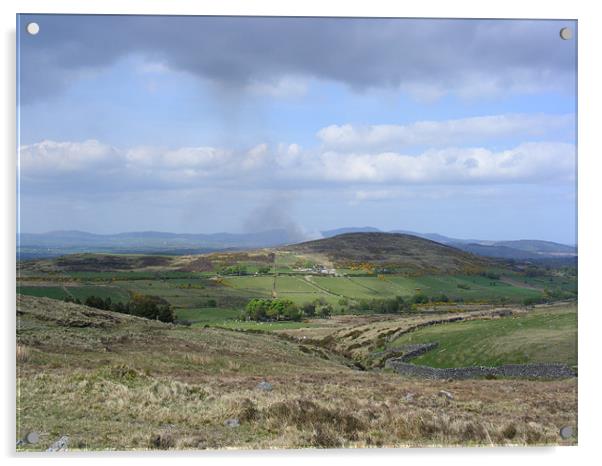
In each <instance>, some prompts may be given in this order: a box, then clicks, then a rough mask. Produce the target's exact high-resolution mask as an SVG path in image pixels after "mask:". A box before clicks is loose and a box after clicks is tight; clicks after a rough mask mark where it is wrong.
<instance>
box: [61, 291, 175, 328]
mask: <svg viewBox="0 0 602 466" xmlns="http://www.w3.org/2000/svg"><path fill="white" fill-rule="evenodd" d="M65 301H66V302H71V303H76V304H85V305H86V306H90V307H94V308H96V309H102V310H104V311H113V312H119V313H121V314H129V315H133V316H138V317H144V318H146V319H152V320H160V321H161V322H173V321H174V320H175V314H174V312H173V309H172V307H171V304H169V302H167V301H166V300H165V299H163V298H161V297H160V296H153V295H143V294H138V293H135V294H134V295H133V296H132V297H131V299H130V300H129V301H128V302H127V303H122V302H113V301H112V300H111V297H107V298H104V299H103V298H102V297H100V296H94V295H92V296H88V297H87V298H86V299H85V300H84V302H81V301H80V300H79V299H78V298H73V297H71V296H68V297H66V298H65Z"/></svg>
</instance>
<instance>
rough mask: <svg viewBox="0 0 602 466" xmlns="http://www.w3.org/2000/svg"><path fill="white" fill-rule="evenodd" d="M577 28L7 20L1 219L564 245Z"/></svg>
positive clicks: (101, 228) (88, 226)
mask: <svg viewBox="0 0 602 466" xmlns="http://www.w3.org/2000/svg"><path fill="white" fill-rule="evenodd" d="M32 21H35V22H37V23H38V24H39V26H40V30H39V33H38V34H37V35H29V34H28V33H27V32H26V25H27V24H28V23H30V22H32ZM563 27H570V28H572V30H573V36H574V38H573V39H572V40H563V39H561V38H560V35H559V31H560V29H561V28H563ZM576 32H577V31H576V23H575V22H574V21H560V20H558V21H550V20H545V21H527V20H444V19H367V18H364V19H361V18H360V19H351V18H347V19H344V18H261V17H178V16H168V17H157V16H154V17H153V16H91V15H81V16H79V15H20V16H19V18H18V34H17V35H18V48H19V50H18V91H19V98H18V117H19V164H18V166H19V173H18V176H19V191H20V192H19V215H20V224H19V227H20V231H23V232H29V233H41V232H46V231H53V230H83V231H89V232H94V233H117V232H126V231H147V230H154V231H169V232H177V233H213V232H220V231H228V232H251V231H262V230H270V229H275V228H290V229H294V230H295V231H297V232H301V235H302V236H303V237H307V238H314V237H318V236H319V231H320V230H327V229H333V228H339V227H350V226H372V227H377V228H380V229H383V230H393V229H402V230H412V231H417V232H422V233H430V232H437V233H440V234H444V235H448V236H452V237H457V238H478V239H491V240H502V239H505V240H510V239H527V238H528V239H544V240H551V241H557V242H562V243H568V244H575V242H576V194H577V193H576V157H577V154H576V134H575V128H576V61H577V56H576V49H577V41H576V35H577V34H576Z"/></svg>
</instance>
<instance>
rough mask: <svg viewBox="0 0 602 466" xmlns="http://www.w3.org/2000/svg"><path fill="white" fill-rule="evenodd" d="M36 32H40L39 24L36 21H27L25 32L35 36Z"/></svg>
mask: <svg viewBox="0 0 602 466" xmlns="http://www.w3.org/2000/svg"><path fill="white" fill-rule="evenodd" d="M38 32H40V25H39V24H38V23H29V24H28V25H27V33H28V34H30V35H32V36H35V35H36V34H37V33H38Z"/></svg>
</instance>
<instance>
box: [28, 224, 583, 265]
mask: <svg viewBox="0 0 602 466" xmlns="http://www.w3.org/2000/svg"><path fill="white" fill-rule="evenodd" d="M350 233H383V232H381V231H380V230H379V229H378V228H374V227H370V226H365V227H345V228H337V229H332V230H325V231H322V232H321V234H322V236H323V237H324V238H332V237H335V236H340V235H344V234H350ZM389 233H398V234H403V235H410V236H415V237H419V238H424V239H428V240H430V241H435V242H437V243H440V244H445V245H448V246H452V247H454V248H457V249H461V250H463V251H466V252H470V253H472V254H479V255H481V256H486V257H495V258H503V259H517V260H526V259H541V258H571V257H576V255H577V248H576V247H575V246H569V245H566V244H559V243H554V242H551V241H540V240H517V241H488V240H479V239H458V238H451V237H448V236H444V235H440V234H438V233H417V232H412V231H407V230H394V231H392V232H389ZM302 240H303V238H300V237H299V235H298V234H295V233H291V232H289V231H287V230H284V229H275V230H269V231H263V232H257V233H225V232H224V233H210V234H196V233H168V232H159V231H139V232H129V233H116V234H107V235H101V234H94V233H88V232H85V231H77V230H67V231H52V232H48V233H36V234H32V233H22V234H21V235H20V237H18V238H17V241H18V253H19V257H20V259H23V260H24V259H32V258H42V257H54V256H59V255H64V254H71V253H82V252H99V253H140V254H175V255H178V254H180V255H181V254H201V253H206V252H211V251H220V250H230V249H253V248H266V247H277V246H282V245H287V244H293V243H298V242H300V241H302Z"/></svg>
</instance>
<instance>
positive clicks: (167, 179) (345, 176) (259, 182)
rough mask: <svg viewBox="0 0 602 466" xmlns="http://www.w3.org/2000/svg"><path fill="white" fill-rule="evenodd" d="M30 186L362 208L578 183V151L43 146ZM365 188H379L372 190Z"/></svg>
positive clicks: (28, 160)
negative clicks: (340, 200) (253, 194)
mask: <svg viewBox="0 0 602 466" xmlns="http://www.w3.org/2000/svg"><path fill="white" fill-rule="evenodd" d="M20 155H21V161H20V163H21V174H22V176H23V177H24V178H25V179H27V180H35V179H44V180H46V181H47V182H48V181H53V180H54V181H56V183H57V186H58V185H60V186H61V188H62V189H68V187H69V186H70V185H71V186H78V189H84V188H82V185H84V186H85V189H88V190H93V189H98V187H99V186H102V187H103V189H113V190H119V189H130V190H135V189H142V187H144V188H148V187H154V188H169V189H182V188H185V187H195V186H196V187H198V186H205V187H209V186H222V185H223V184H224V183H227V184H228V185H230V186H237V187H241V188H244V187H264V188H275V189H278V187H282V186H288V187H291V186H296V187H299V186H301V187H303V186H305V187H310V186H311V187H312V189H315V188H317V189H326V190H327V189H330V188H332V187H333V186H335V185H336V186H340V184H343V183H347V184H351V185H356V186H357V189H359V191H358V194H357V196H356V197H357V200H358V201H363V200H370V199H385V198H387V197H390V196H392V195H394V193H395V192H394V191H391V188H392V187H400V186H406V185H407V186H409V185H414V186H415V185H453V184H496V183H499V184H508V183H549V182H551V181H554V182H571V181H573V180H574V176H575V147H574V146H573V145H571V144H565V143H557V142H532V143H523V144H519V145H517V146H516V147H514V148H512V149H508V150H501V151H494V150H491V149H487V148H483V147H473V148H453V147H451V148H441V149H429V150H426V151H424V152H422V153H421V154H419V155H407V154H404V153H402V152H394V151H386V152H368V151H366V152H359V151H358V152H353V151H334V150H317V149H314V150H304V149H302V148H301V147H300V146H299V145H297V144H279V145H277V146H276V147H271V146H270V145H268V144H266V143H262V144H258V145H256V146H254V147H252V148H250V149H248V150H246V151H233V150H229V149H224V148H216V147H204V146H201V147H183V148H180V149H170V150H167V149H161V148H154V147H133V148H130V149H126V150H122V149H117V148H114V147H111V146H109V145H106V144H102V143H100V142H98V141H84V142H81V143H78V142H54V141H42V142H40V143H38V144H31V145H27V146H23V147H22V148H21V152H20ZM362 185H366V186H368V185H371V186H373V187H374V186H377V188H376V189H374V188H370V189H364V188H362V187H361V186H362Z"/></svg>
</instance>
